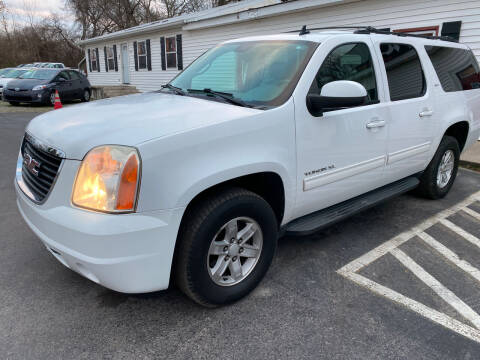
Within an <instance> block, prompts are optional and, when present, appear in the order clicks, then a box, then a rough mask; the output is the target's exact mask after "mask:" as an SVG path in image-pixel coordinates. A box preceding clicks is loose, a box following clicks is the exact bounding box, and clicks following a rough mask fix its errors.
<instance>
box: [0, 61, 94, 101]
mask: <svg viewBox="0 0 480 360" xmlns="http://www.w3.org/2000/svg"><path fill="white" fill-rule="evenodd" d="M55 90H58V93H59V94H60V99H61V100H62V101H68V100H77V99H78V100H82V101H85V102H86V101H89V100H90V94H91V87H90V82H89V81H88V79H87V78H86V76H85V75H83V74H82V73H80V72H78V71H76V70H70V69H68V70H66V69H36V70H31V71H28V72H26V73H25V74H23V75H22V76H20V78H18V79H17V80H12V81H10V82H9V83H8V86H7V88H5V89H4V90H3V100H4V101H7V102H9V103H10V104H11V105H19V104H20V103H41V104H52V105H53V103H54V102H55Z"/></svg>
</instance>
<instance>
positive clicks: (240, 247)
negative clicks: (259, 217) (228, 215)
mask: <svg viewBox="0 0 480 360" xmlns="http://www.w3.org/2000/svg"><path fill="white" fill-rule="evenodd" d="M262 246H263V234H262V230H261V229H260V226H259V225H258V223H257V222H256V221H255V220H253V219H251V218H248V217H237V218H235V219H233V220H230V221H229V222H227V223H226V224H224V225H223V226H222V227H221V228H220V230H219V231H218V232H217V233H216V234H215V236H214V238H213V239H212V242H211V243H210V248H209V250H208V255H207V268H208V274H209V275H210V278H211V279H212V280H213V281H214V282H215V284H217V285H220V286H232V285H236V284H238V283H240V282H241V281H243V280H244V279H245V278H246V277H247V276H248V275H249V274H250V273H251V272H252V270H253V269H254V268H255V266H256V265H257V262H258V259H259V258H260V255H261V253H262Z"/></svg>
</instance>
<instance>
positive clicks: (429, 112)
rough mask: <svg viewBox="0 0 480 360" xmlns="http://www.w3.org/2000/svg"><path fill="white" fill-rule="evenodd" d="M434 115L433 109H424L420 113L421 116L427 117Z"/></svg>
mask: <svg viewBox="0 0 480 360" xmlns="http://www.w3.org/2000/svg"><path fill="white" fill-rule="evenodd" d="M432 115H433V110H424V111H422V112H420V114H418V116H420V117H421V118H423V117H427V116H432Z"/></svg>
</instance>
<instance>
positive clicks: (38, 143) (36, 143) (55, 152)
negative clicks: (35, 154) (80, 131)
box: [25, 132, 66, 159]
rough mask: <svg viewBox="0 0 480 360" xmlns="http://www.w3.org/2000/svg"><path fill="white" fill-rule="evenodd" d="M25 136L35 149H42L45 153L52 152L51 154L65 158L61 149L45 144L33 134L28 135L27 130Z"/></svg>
mask: <svg viewBox="0 0 480 360" xmlns="http://www.w3.org/2000/svg"><path fill="white" fill-rule="evenodd" d="M25 138H26V139H27V140H28V141H29V142H30V143H31V144H32V145H33V146H34V147H36V148H37V149H39V150H42V151H44V152H46V153H47V154H52V155H53V156H56V157H59V158H62V159H65V158H66V155H65V153H64V152H63V151H62V150H59V149H57V148H54V147H53V146H50V145H48V144H45V143H44V142H42V141H40V140H38V139H37V138H35V137H34V136H32V135H30V134H29V133H28V132H26V133H25Z"/></svg>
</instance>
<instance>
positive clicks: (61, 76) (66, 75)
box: [57, 71, 70, 80]
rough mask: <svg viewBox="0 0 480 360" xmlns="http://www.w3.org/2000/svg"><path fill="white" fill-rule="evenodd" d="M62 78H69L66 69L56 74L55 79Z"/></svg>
mask: <svg viewBox="0 0 480 360" xmlns="http://www.w3.org/2000/svg"><path fill="white" fill-rule="evenodd" d="M60 78H64V79H65V80H70V75H68V73H67V72H66V71H62V72H61V73H60V74H58V75H57V79H60Z"/></svg>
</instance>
